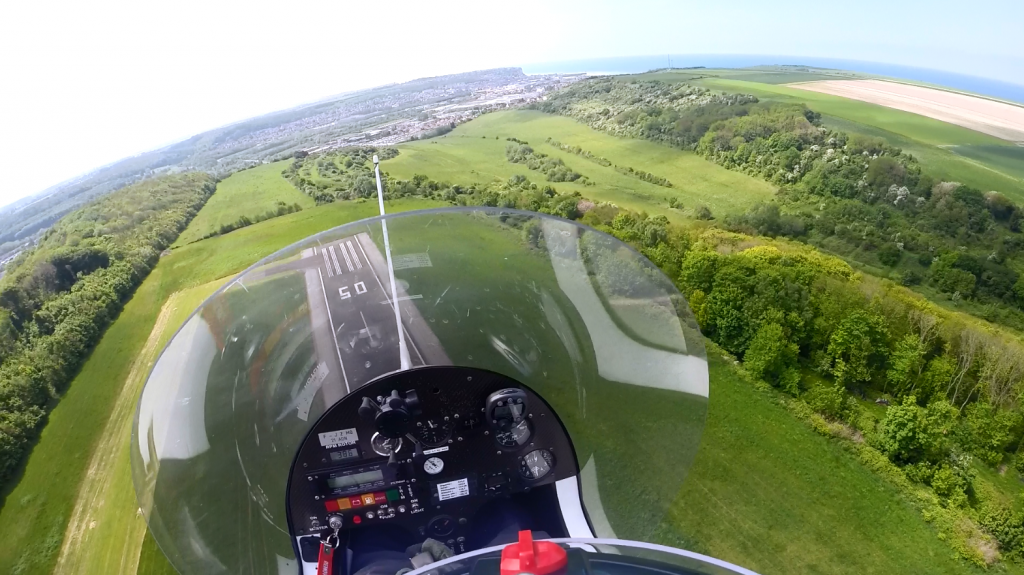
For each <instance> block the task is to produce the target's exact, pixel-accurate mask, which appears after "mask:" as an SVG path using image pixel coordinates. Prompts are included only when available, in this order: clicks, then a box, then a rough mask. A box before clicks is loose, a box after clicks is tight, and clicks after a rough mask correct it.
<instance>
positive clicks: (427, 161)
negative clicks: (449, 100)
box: [382, 110, 775, 220]
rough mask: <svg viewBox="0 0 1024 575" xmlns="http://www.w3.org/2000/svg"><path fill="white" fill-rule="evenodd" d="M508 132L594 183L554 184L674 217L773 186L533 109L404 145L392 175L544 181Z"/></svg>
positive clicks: (720, 210)
mask: <svg viewBox="0 0 1024 575" xmlns="http://www.w3.org/2000/svg"><path fill="white" fill-rule="evenodd" d="M508 137H514V138H518V139H520V140H526V141H528V142H529V143H530V144H531V146H533V147H534V149H536V150H537V151H538V152H543V153H545V154H548V155H550V156H553V157H557V158H561V159H562V160H563V161H564V162H565V163H566V164H567V165H568V166H569V167H571V168H572V169H573V170H575V171H576V172H579V173H581V174H583V175H585V176H587V177H588V178H590V180H591V181H593V182H594V184H595V185H593V186H584V185H581V184H576V183H557V184H554V186H555V188H556V189H557V190H558V191H560V192H575V191H578V192H580V193H581V194H582V195H584V196H585V197H588V198H591V199H594V200H599V201H603V202H611V203H614V204H616V205H619V206H622V207H625V208H630V209H633V210H637V211H646V212H648V213H650V214H663V215H665V216H668V217H669V218H670V219H675V220H679V219H682V218H683V217H686V216H687V215H689V214H692V211H693V209H694V208H695V207H697V206H698V205H700V204H705V205H707V206H708V207H709V208H711V211H712V213H714V214H715V215H718V214H727V213H737V212H742V211H744V210H745V209H746V208H747V207H749V206H750V205H752V204H754V203H757V202H759V201H765V200H768V199H770V198H771V197H772V196H773V194H774V191H775V190H774V188H773V187H772V186H771V185H769V184H767V183H765V182H763V181H761V180H759V179H755V178H751V177H749V176H746V175H744V174H740V173H737V172H731V171H729V170H726V169H725V168H722V167H720V166H716V165H714V164H712V163H710V162H708V161H705V160H704V159H703V158H701V157H699V156H697V155H695V154H692V153H690V152H685V151H682V150H677V149H674V148H670V147H668V146H662V145H659V144H655V143H653V142H648V141H644V140H627V139H622V138H616V137H614V136H610V135H608V134H605V133H603V132H598V131H596V130H593V129H591V128H589V127H587V126H584V125H583V124H580V123H579V122H576V121H574V120H571V119H569V118H565V117H562V116H552V115H549V114H543V113H540V112H533V111H527V110H520V111H510V112H497V113H493V114H487V115H484V116H481V117H479V118H477V119H476V120H473V121H472V122H469V123H466V124H463V125H461V126H459V127H458V128H456V129H455V130H454V131H452V132H451V133H449V134H448V135H447V136H445V137H442V138H435V139H432V140H425V141H419V142H413V143H409V144H402V145H400V146H399V149H400V150H401V153H400V154H399V155H398V157H396V158H394V159H391V160H388V161H386V162H384V163H383V164H382V165H383V167H384V169H385V170H386V171H387V172H388V174H390V175H391V177H393V178H394V177H397V178H401V179H410V178H412V176H413V175H414V174H424V175H426V176H429V177H430V178H431V179H434V180H437V181H447V182H450V183H453V184H463V185H468V184H474V183H476V184H483V183H488V182H491V181H493V180H496V179H497V180H507V179H508V178H509V177H511V176H512V175H514V174H522V175H524V176H526V177H528V178H530V180H531V181H533V182H536V183H537V184H538V185H540V184H543V183H545V182H544V177H543V176H542V175H540V174H539V173H537V172H532V171H530V170H529V169H527V168H526V166H523V165H521V164H512V163H510V162H509V161H508V160H506V158H505V146H506V145H507V144H508V142H507V141H505V138H508ZM549 137H550V138H553V139H555V140H558V141H559V142H561V143H563V144H568V145H573V146H580V147H581V148H583V149H585V150H588V151H590V152H591V153H593V154H595V155H597V156H603V157H605V158H608V159H609V160H611V161H612V162H613V163H614V164H617V165H619V166H623V167H626V166H628V167H632V168H634V169H642V170H645V171H648V172H651V173H652V174H655V175H657V176H660V177H664V178H667V179H668V180H669V181H670V182H672V184H673V186H674V187H672V188H664V187H661V186H657V185H654V184H651V183H648V182H644V181H641V180H638V179H636V178H632V177H630V176H626V175H623V174H621V173H619V172H617V171H615V169H614V168H611V167H604V166H601V165H598V164H596V163H593V162H591V161H589V160H587V159H585V158H582V157H580V156H577V155H575V154H571V153H568V152H563V151H561V150H558V149H557V148H554V147H552V146H549V145H547V144H545V143H544V140H545V138H549ZM495 138H497V139H495ZM671 197H675V198H678V199H679V200H681V201H682V204H683V209H682V210H679V209H671V208H669V207H668V199H669V198H671Z"/></svg>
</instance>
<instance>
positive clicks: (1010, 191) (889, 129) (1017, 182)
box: [694, 78, 1024, 202]
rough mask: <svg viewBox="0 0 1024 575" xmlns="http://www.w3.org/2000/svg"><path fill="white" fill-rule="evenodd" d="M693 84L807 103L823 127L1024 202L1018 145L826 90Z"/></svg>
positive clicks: (711, 82)
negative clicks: (878, 142)
mask: <svg viewBox="0 0 1024 575" xmlns="http://www.w3.org/2000/svg"><path fill="white" fill-rule="evenodd" d="M694 83H695V84H698V85H701V86H704V87H707V88H711V89H715V90H723V91H727V92H742V93H745V94H753V95H755V96H757V97H758V98H760V99H762V100H767V101H778V102H789V103H805V104H807V106H808V107H810V108H811V109H812V110H814V111H816V112H820V113H821V114H823V116H825V117H824V118H823V122H824V123H825V125H827V126H830V127H834V128H838V129H841V130H845V131H848V132H853V133H860V134H867V135H873V136H879V137H883V138H885V139H887V140H889V141H890V143H892V144H893V145H895V146H900V147H903V148H904V149H906V150H907V151H909V152H911V153H912V154H914V155H915V156H916V157H917V158H918V160H919V161H920V162H921V166H922V168H924V169H925V170H926V171H927V172H928V173H931V174H934V175H935V176H937V177H940V178H942V179H946V180H950V181H957V182H961V183H964V184H967V185H970V186H973V187H976V188H979V189H981V190H985V191H988V190H997V191H999V192H1002V193H1004V194H1006V195H1007V196H1008V197H1010V198H1012V199H1013V200H1014V201H1017V202H1022V201H1024V178H1022V177H1021V175H1020V171H1021V170H1022V169H1024V168H1019V167H1016V161H1015V159H1016V158H1018V157H1021V156H1024V152H1022V151H1021V150H1022V149H1021V148H1020V147H1019V146H1015V145H1013V144H1011V143H1009V142H1006V141H1004V140H1000V139H998V138H995V137H993V136H989V135H987V134H982V133H980V132H975V131H973V130H969V129H967V128H963V127H960V126H955V125H953V124H947V123H945V122H941V121H939V120H934V119H932V118H926V117H924V116H919V115H917V114H912V113H910V112H903V111H901V110H894V109H891V108H886V107H884V106H879V105H877V104H870V103H867V102H860V101H857V100H850V99H848V98H842V97H839V96H832V95H829V94H820V93H817V92H808V91H806V90H797V89H794V88H790V87H787V86H780V85H768V84H760V83H754V82H745V81H742V80H723V79H714V78H710V79H703V80H698V81H695V82H694Z"/></svg>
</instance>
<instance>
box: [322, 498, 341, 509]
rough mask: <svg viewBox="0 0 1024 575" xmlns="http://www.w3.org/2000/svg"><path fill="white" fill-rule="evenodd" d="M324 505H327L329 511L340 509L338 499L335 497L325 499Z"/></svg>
mask: <svg viewBox="0 0 1024 575" xmlns="http://www.w3.org/2000/svg"><path fill="white" fill-rule="evenodd" d="M324 507H326V508H327V511H329V512H330V511H337V510H338V501H337V500H335V499H328V500H327V501H324Z"/></svg>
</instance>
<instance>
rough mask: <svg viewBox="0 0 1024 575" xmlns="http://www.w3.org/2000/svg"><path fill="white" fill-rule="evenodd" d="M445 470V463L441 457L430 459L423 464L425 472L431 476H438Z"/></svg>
mask: <svg viewBox="0 0 1024 575" xmlns="http://www.w3.org/2000/svg"><path fill="white" fill-rule="evenodd" d="M442 469H444V461H442V460H441V458H440V457H431V458H430V459H428V460H426V461H424V462H423V471H426V472H427V473H429V474H431V475H437V474H438V473H441V470H442Z"/></svg>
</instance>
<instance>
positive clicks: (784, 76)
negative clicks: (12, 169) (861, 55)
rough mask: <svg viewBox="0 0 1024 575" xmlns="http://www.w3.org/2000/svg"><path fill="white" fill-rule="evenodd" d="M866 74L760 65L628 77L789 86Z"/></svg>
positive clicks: (858, 76)
mask: <svg viewBox="0 0 1024 575" xmlns="http://www.w3.org/2000/svg"><path fill="white" fill-rule="evenodd" d="M866 76H867V75H866V74H860V73H857V72H847V71H845V70H825V69H821V68H799V67H791V66H786V67H774V66H756V67H751V68H692V69H685V68H675V69H671V70H659V71H657V72H647V73H644V74H635V75H630V76H628V77H629V78H635V79H637V80H659V81H662V82H687V81H690V80H693V79H697V78H706V77H711V78H721V79H728V80H743V81H746V82H758V83H763V84H789V83H792V82H812V81H816V80H837V79H844V78H863V77H866Z"/></svg>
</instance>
